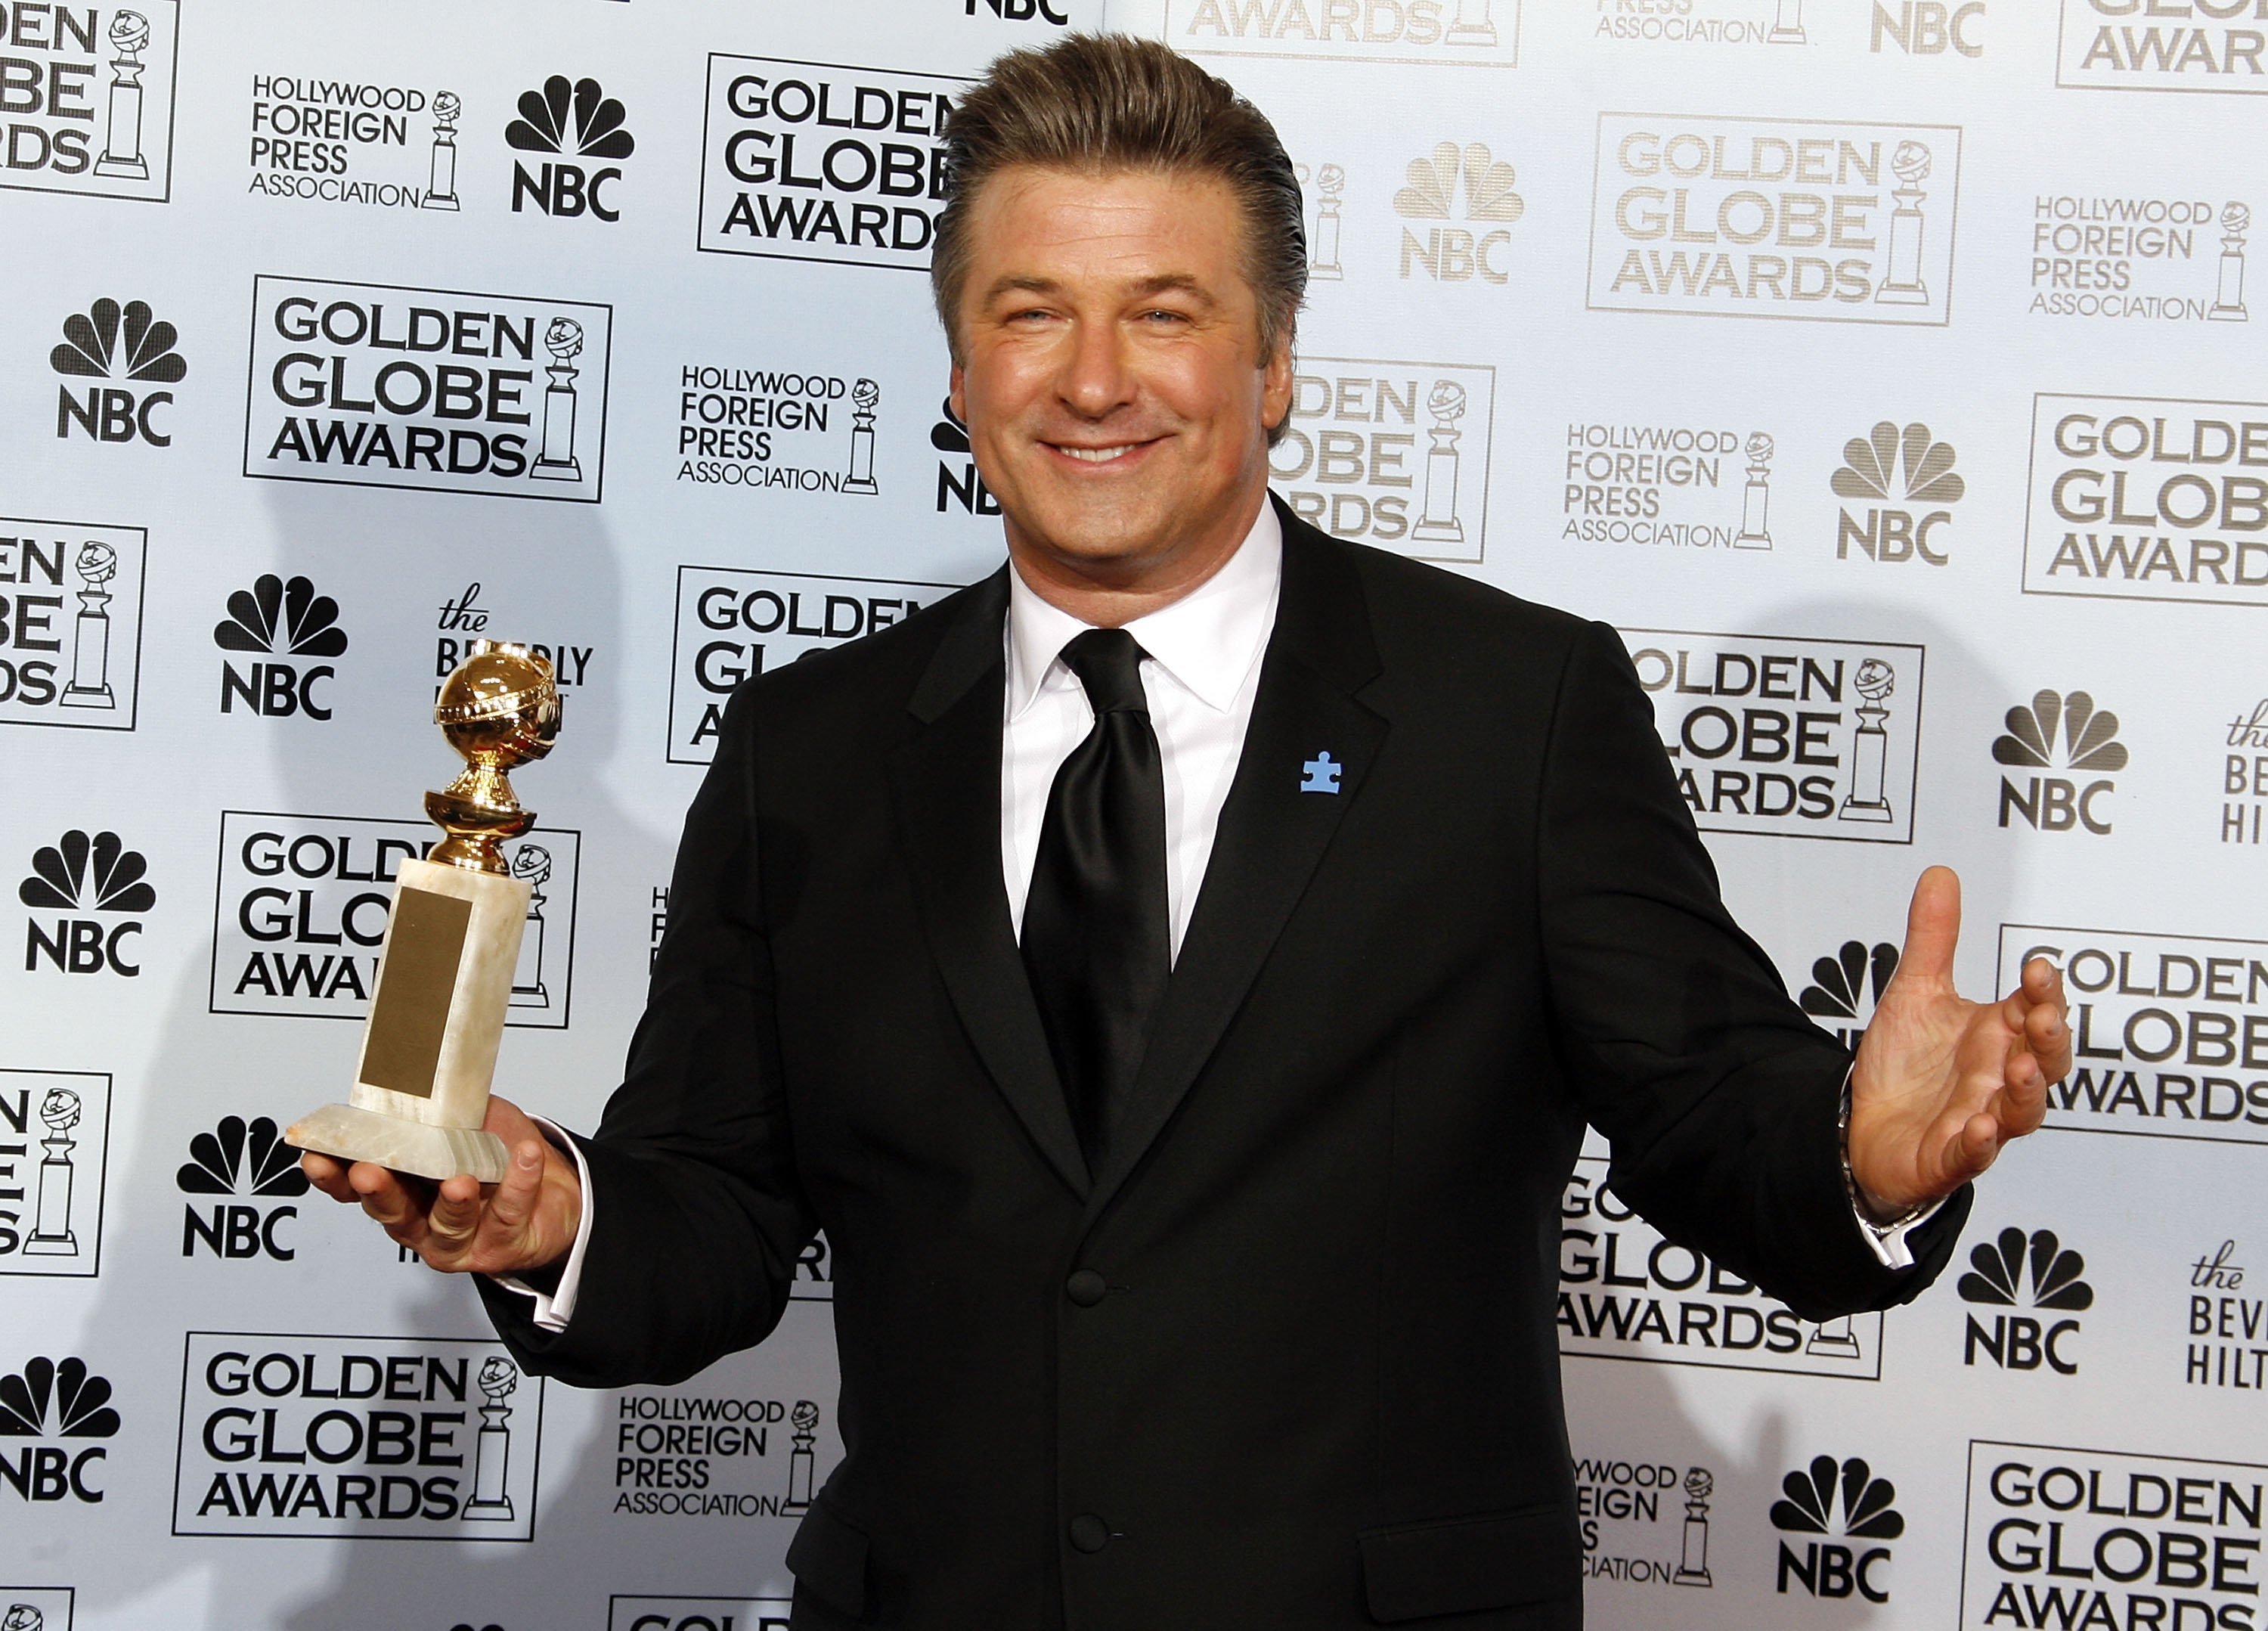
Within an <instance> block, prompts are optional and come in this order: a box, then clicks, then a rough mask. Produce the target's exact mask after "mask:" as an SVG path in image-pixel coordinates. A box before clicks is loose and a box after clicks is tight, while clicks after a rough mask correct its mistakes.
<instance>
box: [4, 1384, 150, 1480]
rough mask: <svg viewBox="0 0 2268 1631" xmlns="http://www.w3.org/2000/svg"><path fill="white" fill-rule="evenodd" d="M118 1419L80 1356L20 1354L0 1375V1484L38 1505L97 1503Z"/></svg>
mask: <svg viewBox="0 0 2268 1631" xmlns="http://www.w3.org/2000/svg"><path fill="white" fill-rule="evenodd" d="M122 1425H123V1424H122V1422H121V1421H120V1420H119V1415H118V1412H117V1411H116V1410H115V1409H114V1408H113V1407H112V1406H111V1403H110V1383H109V1381H108V1380H107V1378H105V1377H102V1376H96V1375H94V1374H93V1373H92V1372H91V1371H90V1370H89V1369H87V1364H86V1362H85V1360H83V1359H80V1358H77V1357H76V1356H73V1357H71V1358H69V1359H65V1360H63V1362H60V1363H58V1362H55V1360H52V1359H48V1358H47V1357H46V1356H44V1355H41V1356H40V1357H37V1358H33V1359H31V1360H27V1361H26V1362H25V1364H24V1368H23V1369H21V1370H18V1371H16V1372H13V1373H12V1374H10V1375H6V1376H0V1490H9V1491H13V1492H14V1493H15V1494H16V1496H17V1498H18V1500H21V1501H25V1502H32V1503H34V1504H39V1505H45V1504H48V1503H50V1502H77V1503H78V1504H80V1505H85V1506H97V1505H99V1504H100V1503H101V1502H102V1499H103V1497H104V1496H105V1495H106V1494H108V1493H109V1492H108V1491H107V1489H106V1488H105V1487H104V1482H103V1472H104V1467H103V1463H104V1462H105V1461H106V1460H107V1459H108V1458H109V1455H110V1446H109V1441H110V1440H111V1439H113V1438H114V1437H116V1436H117V1435H118V1431H119V1428H121V1427H122Z"/></svg>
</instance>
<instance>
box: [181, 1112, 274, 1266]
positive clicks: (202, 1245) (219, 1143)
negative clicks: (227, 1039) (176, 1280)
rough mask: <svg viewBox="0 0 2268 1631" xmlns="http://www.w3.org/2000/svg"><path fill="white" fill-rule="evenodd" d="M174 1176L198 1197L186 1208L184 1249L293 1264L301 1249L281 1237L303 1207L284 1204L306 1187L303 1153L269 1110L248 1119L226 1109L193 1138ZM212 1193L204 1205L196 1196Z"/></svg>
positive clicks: (191, 1252)
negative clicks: (301, 1162)
mask: <svg viewBox="0 0 2268 1631" xmlns="http://www.w3.org/2000/svg"><path fill="white" fill-rule="evenodd" d="M173 1182H174V1184H175V1185H176V1186H177V1187H178V1188H179V1189H180V1192H182V1193H183V1194H184V1195H188V1196H189V1197H191V1198H192V1199H190V1200H189V1202H188V1205H187V1206H186V1207H183V1208H182V1217H181V1255H182V1256H183V1257H185V1258H192V1257H195V1256H196V1255H197V1254H198V1253H199V1252H200V1251H203V1252H206V1253H208V1254H210V1256H212V1257H216V1258H221V1259H223V1260H225V1261H228V1262H242V1261H245V1260H247V1259H249V1258H260V1257H266V1258H272V1259H274V1260H275V1261H276V1262H279V1263H289V1262H290V1261H291V1259H292V1258H293V1257H294V1256H295V1255H296V1252H295V1251H294V1249H293V1248H292V1247H291V1246H288V1245H285V1244H284V1243H283V1242H282V1240H281V1239H280V1238H279V1236H278V1232H277V1231H278V1230H279V1229H281V1228H282V1226H283V1225H284V1223H285V1222H287V1221H296V1220H297V1219H298V1215H299V1209H298V1207H295V1206H289V1205H283V1204H279V1203H282V1202H287V1201H291V1200H296V1199H298V1197H300V1196H302V1195H304V1194H306V1192H307V1189H308V1184H307V1175H306V1173H305V1172H302V1171H301V1170H299V1152H298V1150H296V1149H294V1148H291V1146H290V1145H289V1144H286V1143H285V1142H284V1135H283V1134H282V1133H278V1132H277V1131H276V1123H275V1122H274V1121H273V1120H272V1119H270V1118H268V1117H266V1116H255V1117H254V1118H253V1119H252V1120H250V1121H248V1122H247V1120H245V1118H243V1117H241V1116H223V1117H222V1118H220V1120H219V1122H218V1123H217V1125H215V1126H214V1127H213V1129H212V1131H211V1132H210V1133H198V1134H197V1135H196V1136H195V1138H193V1139H191V1140H189V1158H188V1160H187V1161H185V1162H182V1163H181V1164H180V1168H179V1169H178V1170H176V1171H175V1172H174V1175H173ZM199 1197H211V1198H214V1199H210V1202H209V1203H208V1204H206V1205H205V1206H204V1207H203V1209H200V1204H199V1200H198V1199H197V1198H199Z"/></svg>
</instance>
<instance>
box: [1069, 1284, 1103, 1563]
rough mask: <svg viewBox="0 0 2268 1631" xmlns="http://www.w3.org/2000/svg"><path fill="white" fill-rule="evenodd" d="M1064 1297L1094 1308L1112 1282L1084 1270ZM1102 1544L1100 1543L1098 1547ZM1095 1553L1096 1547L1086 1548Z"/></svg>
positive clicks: (1084, 1306) (1082, 1305) (1070, 1285)
mask: <svg viewBox="0 0 2268 1631" xmlns="http://www.w3.org/2000/svg"><path fill="white" fill-rule="evenodd" d="M1064 1295H1065V1296H1067V1297H1069V1298H1070V1299H1071V1301H1072V1302H1074V1303H1078V1304H1079V1307H1081V1308H1093V1307H1094V1305H1095V1304H1096V1303H1100V1302H1101V1301H1102V1299H1103V1298H1105V1297H1107V1296H1108V1295H1110V1282H1109V1281H1108V1280H1105V1279H1103V1277H1102V1276H1101V1275H1100V1274H1098V1273H1095V1272H1094V1270H1093V1269H1091V1268H1083V1269H1080V1270H1079V1271H1078V1272H1077V1273H1074V1274H1072V1275H1071V1278H1070V1279H1069V1280H1065V1281H1064ZM1096 1545H1097V1546H1099V1545H1101V1542H1100V1541H1098V1542H1097V1543H1096ZM1085 1549H1086V1550H1087V1551H1090V1552H1092V1551H1094V1546H1088V1547H1086V1548H1085Z"/></svg>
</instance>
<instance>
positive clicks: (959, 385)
mask: <svg viewBox="0 0 2268 1631" xmlns="http://www.w3.org/2000/svg"><path fill="white" fill-rule="evenodd" d="M946 380H947V381H948V385H947V388H946V395H945V399H946V402H950V403H952V404H953V417H954V418H956V419H958V420H960V421H961V424H968V391H967V389H966V387H967V383H968V376H967V375H966V373H964V372H963V370H962V368H961V365H960V364H959V363H955V364H954V365H953V370H952V372H951V373H948V374H947V375H946Z"/></svg>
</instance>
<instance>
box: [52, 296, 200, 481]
mask: <svg viewBox="0 0 2268 1631" xmlns="http://www.w3.org/2000/svg"><path fill="white" fill-rule="evenodd" d="M180 339H181V336H180V331H179V330H178V329H176V328H174V327H173V324H171V323H169V322H166V321H164V320H163V319H162V318H160V317H158V315H157V314H156V313H155V312H153V311H152V310H151V306H150V303H149V302H148V301H147V300H129V301H127V302H126V303H125V304H123V305H121V304H120V303H119V302H118V301H116V300H114V299H108V298H107V297H106V298H104V299H99V300H97V301H95V302H94V304H93V305H92V306H88V307H87V308H86V310H85V311H84V312H73V313H72V314H70V316H68V317H66V318H64V319H63V343H61V344H60V345H57V346H56V347H55V349H54V350H53V351H49V352H48V366H49V367H51V368H53V369H54V370H55V372H56V373H59V374H61V375H62V376H63V380H64V383H63V384H62V385H61V386H59V387H56V398H55V435H56V436H57V438H58V439H69V438H70V434H71V429H72V427H73V426H74V425H76V426H77V428H78V430H79V432H81V433H83V434H84V435H85V436H86V437H87V439H89V440H91V441H96V442H105V443H121V442H135V441H139V442H146V443H148V444H149V445H150V446H152V447H169V446H172V445H173V433H172V432H170V431H168V430H166V429H163V428H161V427H162V423H163V422H161V421H160V419H159V418H158V410H159V409H160V408H170V407H171V406H172V405H173V392H171V391H167V390H154V389H151V388H149V387H153V386H161V385H178V384H180V382H181V380H184V379H186V378H188V372H189V365H188V360H187V359H186V358H183V357H182V355H181V353H180ZM71 380H89V381H106V380H107V381H109V383H107V384H104V383H90V384H89V385H88V386H87V387H86V395H85V398H84V399H82V398H81V397H80V396H79V395H78V394H77V392H76V391H74V390H73V389H72V388H71V386H70V381H71ZM171 418H172V415H171V414H167V415H166V416H165V421H170V420H171Z"/></svg>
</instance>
